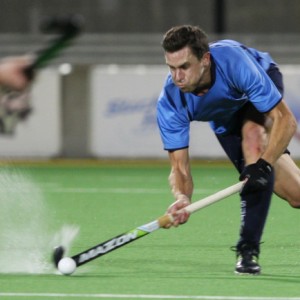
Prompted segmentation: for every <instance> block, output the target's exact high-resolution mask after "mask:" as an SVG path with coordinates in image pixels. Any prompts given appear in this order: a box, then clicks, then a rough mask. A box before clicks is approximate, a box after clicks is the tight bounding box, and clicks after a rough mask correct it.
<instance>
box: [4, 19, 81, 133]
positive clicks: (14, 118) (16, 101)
mask: <svg viewBox="0 0 300 300" xmlns="http://www.w3.org/2000/svg"><path fill="white" fill-rule="evenodd" d="M82 27H83V19H82V17H81V16H79V15H72V16H68V17H60V18H58V17H51V18H47V19H44V20H43V22H41V24H40V29H41V31H42V32H43V33H49V34H50V33H51V34H55V35H56V37H55V38H54V39H52V40H50V41H49V42H48V45H47V46H45V47H44V48H42V49H40V50H38V51H36V54H35V58H34V60H33V62H32V63H31V65H29V66H28V67H27V68H25V69H24V73H25V75H26V77H27V78H28V79H29V80H32V79H33V78H34V73H35V71H36V70H37V69H40V68H42V67H44V66H45V65H47V63H49V62H50V61H51V60H53V59H54V58H55V57H57V56H58V55H59V54H60V52H61V51H62V50H64V49H65V48H66V47H68V46H70V44H71V41H72V40H73V39H74V38H76V37H77V36H78V34H79V33H80V31H81V30H82ZM27 98H28V95H27V93H26V91H21V92H19V91H11V90H9V89H4V90H3V95H1V97H0V133H2V134H12V133H13V132H14V130H15V127H16V125H17V123H18V122H19V121H20V120H24V119H25V118H26V117H27V116H28V114H29V113H30V112H31V107H30V103H29V99H27Z"/></svg>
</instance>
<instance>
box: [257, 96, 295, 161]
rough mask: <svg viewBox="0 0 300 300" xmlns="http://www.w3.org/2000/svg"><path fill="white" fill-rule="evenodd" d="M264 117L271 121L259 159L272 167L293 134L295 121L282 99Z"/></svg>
mask: <svg viewBox="0 0 300 300" xmlns="http://www.w3.org/2000/svg"><path fill="white" fill-rule="evenodd" d="M266 115H267V117H268V118H269V119H270V120H271V126H270V130H269V140H268V144H267V147H266V150H265V152H264V153H263V155H262V157H261V158H262V159H264V160H266V161H267V162H268V163H269V164H271V165H274V163H275V162H276V161H277V159H278V158H279V157H280V156H281V154H282V153H283V152H284V151H285V150H286V148H287V147H288V144H289V142H290V141H291V139H292V137H293V135H294V134H295V132H296V130H297V121H296V119H295V117H294V115H293V113H292V112H291V110H290V109H289V107H288V106H287V104H286V102H285V101H284V100H283V99H282V100H281V101H280V102H279V103H278V104H277V105H276V106H275V107H274V108H273V109H272V110H270V111H269V112H268V113H267V114H266Z"/></svg>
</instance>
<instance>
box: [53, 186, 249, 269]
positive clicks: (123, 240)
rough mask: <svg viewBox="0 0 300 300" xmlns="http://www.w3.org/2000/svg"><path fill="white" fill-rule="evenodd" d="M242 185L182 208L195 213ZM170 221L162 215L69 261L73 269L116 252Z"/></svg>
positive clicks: (58, 256) (60, 250) (56, 256)
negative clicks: (71, 262) (71, 261)
mask: <svg viewBox="0 0 300 300" xmlns="http://www.w3.org/2000/svg"><path fill="white" fill-rule="evenodd" d="M243 184H244V182H238V183H236V184H234V185H232V186H230V187H228V188H226V189H223V190H221V191H219V192H217V193H214V194H212V195H210V196H208V197H205V198H203V199H201V200H198V201H196V202H194V203H192V204H190V205H188V206H187V207H185V208H184V210H186V211H187V212H188V213H193V212H196V211H198V210H200V209H202V208H204V207H207V206H209V205H211V204H213V203H216V202H218V201H220V200H222V199H225V198H227V197H229V196H231V195H233V194H235V193H237V192H239V191H240V189H241V188H242V186H243ZM172 220H173V217H172V216H171V215H164V216H162V217H160V218H158V219H157V220H154V221H152V222H150V223H147V224H144V225H142V226H139V227H137V228H134V229H132V230H130V231H128V232H125V233H123V234H121V235H118V236H116V237H113V238H112V239H109V240H107V241H105V242H103V243H101V244H98V245H96V246H94V247H91V248H89V249H87V250H85V251H83V252H81V253H78V254H75V255H74V256H72V257H71V259H72V260H73V261H74V262H75V265H76V266H75V268H76V267H79V266H81V265H83V264H86V263H88V262H90V261H92V260H94V259H96V258H98V257H100V256H103V255H105V254H107V253H109V252H111V251H113V250H116V249H118V248H120V247H122V246H125V245H127V244H129V243H131V242H133V241H136V240H137V239H139V238H141V237H144V236H146V235H148V234H149V233H151V232H153V231H155V230H158V229H160V228H162V227H164V226H165V225H167V224H169V223H170V222H172ZM64 253H65V249H64V247H63V246H58V247H56V248H55V249H54V252H53V257H52V259H53V262H54V264H55V266H56V267H58V265H59V262H60V261H61V260H62V259H63V256H64ZM74 270H75V269H74ZM60 271H61V270H60ZM65 274H70V273H65Z"/></svg>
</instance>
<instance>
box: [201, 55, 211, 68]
mask: <svg viewBox="0 0 300 300" xmlns="http://www.w3.org/2000/svg"><path fill="white" fill-rule="evenodd" d="M202 61H203V65H204V66H205V67H208V66H209V65H210V52H206V53H204V54H203V56H202Z"/></svg>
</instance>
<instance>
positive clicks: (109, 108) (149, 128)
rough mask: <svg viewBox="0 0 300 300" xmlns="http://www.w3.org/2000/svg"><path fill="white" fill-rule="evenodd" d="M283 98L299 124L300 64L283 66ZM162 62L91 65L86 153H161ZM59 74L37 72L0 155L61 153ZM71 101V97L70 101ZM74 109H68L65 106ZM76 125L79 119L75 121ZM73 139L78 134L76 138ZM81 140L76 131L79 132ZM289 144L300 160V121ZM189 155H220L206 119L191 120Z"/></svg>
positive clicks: (113, 155)
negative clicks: (27, 110) (27, 109)
mask: <svg viewBox="0 0 300 300" xmlns="http://www.w3.org/2000/svg"><path fill="white" fill-rule="evenodd" d="M281 69H282V72H283V74H284V78H285V87H286V97H285V98H286V100H287V102H288V104H289V106H290V107H291V109H292V111H293V112H294V114H295V116H296V118H297V120H298V123H300V96H299V95H300V66H296V67H295V66H294V67H293V66H287V65H285V66H282V67H281ZM167 71H168V70H167V67H165V66H161V65H159V66H154V65H152V66H116V65H109V66H94V67H92V68H91V69H90V76H89V78H90V89H89V96H87V97H88V98H89V99H88V100H89V101H86V100H87V99H83V100H82V101H86V103H87V104H86V105H89V118H88V120H89V122H90V123H89V124H88V125H89V126H87V128H89V130H88V132H86V134H87V135H88V136H89V143H88V145H87V152H88V153H87V156H88V155H91V156H94V157H109V158H120V157H121V158H148V157H150V158H153V157H154V158H156V157H157V158H164V157H166V156H167V153H166V152H165V151H164V150H163V148H162V143H161V140H160V136H159V132H158V129H157V126H156V116H155V105H156V100H157V97H158V95H159V93H160V91H161V87H162V84H163V81H164V79H165V77H166V74H167ZM61 84H62V81H61V77H60V75H59V73H58V72H57V70H56V69H55V68H52V69H51V68H49V69H45V70H43V71H42V72H40V74H39V76H38V77H37V80H36V82H35V84H34V87H33V91H32V105H33V108H34V112H33V114H32V115H31V116H30V117H29V118H28V120H27V121H25V122H24V123H20V124H19V125H18V126H17V130H16V133H15V135H13V136H4V135H1V136H0V158H12V159H13V158H19V157H21V158H26V157H30V158H35V157H37V158H40V157H42V158H44V157H46V158H47V157H53V156H59V155H60V153H61V147H62V139H63V138H64V137H63V136H62V132H63V130H62V126H63V122H62V121H64V120H61V113H62V101H63V99H61V98H62V96H61V90H62V89H61V87H62V86H61ZM74 103H75V101H74ZM67 113H70V114H72V109H70V110H67ZM78 122H79V125H80V120H78ZM76 138H77V137H76ZM78 139H80V136H78ZM289 149H290V150H291V152H292V156H293V157H294V158H297V159H300V126H299V132H298V133H297V135H296V136H295V137H294V138H293V140H292V142H291V144H290V147H289ZM190 153H191V156H192V157H203V158H224V157H225V156H224V153H223V150H222V149H221V147H220V146H219V144H218V142H217V140H216V138H215V137H214V135H213V134H212V132H211V130H210V128H209V126H208V124H207V123H200V122H193V123H192V126H191V143H190Z"/></svg>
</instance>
